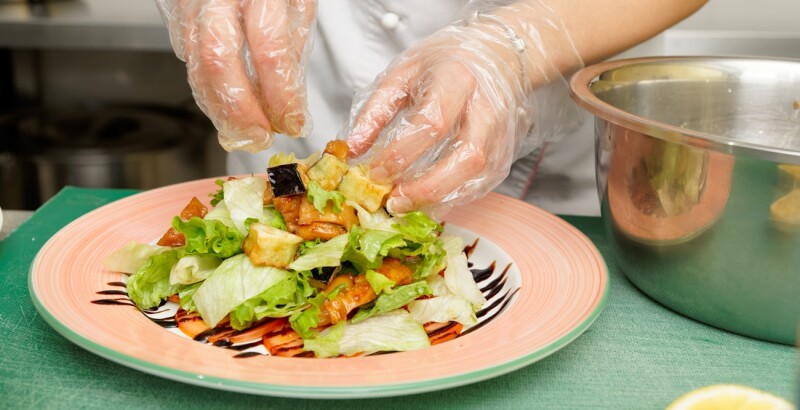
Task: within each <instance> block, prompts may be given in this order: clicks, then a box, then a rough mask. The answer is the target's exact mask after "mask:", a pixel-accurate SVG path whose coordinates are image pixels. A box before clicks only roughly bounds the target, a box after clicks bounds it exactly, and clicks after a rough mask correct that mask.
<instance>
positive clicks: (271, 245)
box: [242, 223, 303, 268]
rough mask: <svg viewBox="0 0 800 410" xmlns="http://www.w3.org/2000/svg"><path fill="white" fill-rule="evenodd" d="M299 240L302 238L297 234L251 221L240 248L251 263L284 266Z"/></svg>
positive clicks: (290, 260)
mask: <svg viewBox="0 0 800 410" xmlns="http://www.w3.org/2000/svg"><path fill="white" fill-rule="evenodd" d="M301 242H303V238H301V237H299V236H297V235H294V234H291V233H289V232H286V231H282V230H280V229H277V228H273V227H271V226H268V225H264V224H260V223H253V224H251V225H250V231H249V232H248V235H247V237H246V238H245V240H244V243H242V250H243V251H244V253H245V255H247V257H248V258H250V262H252V263H253V265H256V266H273V267H276V268H285V267H286V266H288V265H289V264H290V263H292V261H293V260H294V256H295V254H296V253H297V249H298V248H299V247H300V243H301Z"/></svg>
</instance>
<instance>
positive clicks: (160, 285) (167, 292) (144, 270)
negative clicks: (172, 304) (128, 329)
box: [126, 249, 181, 310]
mask: <svg viewBox="0 0 800 410" xmlns="http://www.w3.org/2000/svg"><path fill="white" fill-rule="evenodd" d="M180 252H181V249H173V250H169V251H166V252H162V253H159V254H156V255H152V256H150V257H149V258H148V259H147V262H145V264H144V265H142V267H141V268H139V270H137V271H136V273H135V274H134V275H133V276H131V277H129V278H128V281H127V282H126V287H127V291H128V297H130V298H131V300H132V301H133V303H135V304H136V306H137V307H138V308H139V309H142V310H144V309H150V308H154V307H156V306H158V305H159V304H161V301H162V300H163V299H166V298H167V297H169V296H171V295H174V294H175V293H176V292H177V290H178V286H177V285H172V284H170V283H169V273H170V271H171V270H172V266H173V265H175V264H176V263H177V262H178V259H180Z"/></svg>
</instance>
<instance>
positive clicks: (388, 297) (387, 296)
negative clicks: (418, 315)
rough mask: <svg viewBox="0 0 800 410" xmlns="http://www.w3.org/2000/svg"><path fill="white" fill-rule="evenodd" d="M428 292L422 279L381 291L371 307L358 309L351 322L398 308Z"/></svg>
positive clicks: (429, 291) (429, 292) (426, 285)
mask: <svg viewBox="0 0 800 410" xmlns="http://www.w3.org/2000/svg"><path fill="white" fill-rule="evenodd" d="M430 294H431V290H430V289H429V288H428V284H427V283H426V282H425V281H423V280H421V281H418V282H413V283H410V284H408V285H404V286H398V287H396V288H394V289H393V290H392V293H382V294H380V295H378V297H377V298H375V302H374V303H373V304H372V305H371V307H367V308H361V309H359V311H358V312H356V314H355V316H353V319H352V322H353V323H358V322H361V321H364V320H365V319H367V318H369V317H372V316H375V315H380V314H382V313H386V312H391V311H393V310H397V309H400V308H401V307H403V306H405V305H407V304H409V303H410V302H411V301H412V300H414V299H416V298H418V297H420V296H426V295H430Z"/></svg>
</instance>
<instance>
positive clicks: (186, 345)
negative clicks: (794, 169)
mask: <svg viewBox="0 0 800 410" xmlns="http://www.w3.org/2000/svg"><path fill="white" fill-rule="evenodd" d="M215 190H216V185H214V179H213V178H212V179H206V180H198V181H192V182H187V183H182V184H177V185H172V186H168V187H164V188H159V189H155V190H151V191H146V192H143V193H140V194H136V195H133V196H130V197H127V198H124V199H121V200H119V201H116V202H114V203H111V204H108V205H105V206H103V207H101V208H98V209H96V210H94V211H92V212H90V213H88V214H86V215H84V216H82V217H81V218H79V219H77V220H75V221H73V222H72V223H70V224H69V225H67V226H66V227H64V228H63V229H62V230H60V231H59V232H58V233H56V234H55V235H54V236H53V237H52V238H51V239H50V240H49V241H48V242H47V243H46V244H45V246H44V247H43V248H42V249H41V251H40V252H39V253H38V254H37V256H36V259H35V260H34V263H33V265H32V267H31V272H30V276H29V288H30V293H31V297H32V299H33V302H34V305H35V306H36V308H37V309H38V310H39V312H40V313H41V314H42V317H44V319H45V320H46V321H47V322H48V323H49V324H50V325H51V326H52V327H53V328H54V329H55V330H56V331H58V332H59V333H61V334H62V335H64V336H65V337H66V338H67V339H69V340H70V341H72V342H73V343H75V344H77V345H79V346H81V347H83V348H84V349H86V350H89V351H90V352H92V353H95V354H97V355H100V356H102V357H105V358H107V359H109V360H112V361H115V362H118V363H120V364H123V365H125V366H129V367H131V368H134V369H137V370H140V371H143V372H146V373H150V374H154V375H157V376H161V377H165V378H168V379H173V380H178V381H181V382H186V383H191V384H196V385H201V386H206V387H212V388H217V389H223V390H230V391H238V392H246V393H255V394H263V395H271V396H284V397H302V398H352V397H379V396H395V395H403V394H412V393H421V392H427V391H433V390H440V389H445V388H450V387H455V386H460V385H464V384H468V383H474V382H478V381H481V380H485V379H488V378H492V377H496V376H499V375H502V374H505V373H508V372H511V371H513V370H516V369H519V368H521V367H523V366H527V365H529V364H531V363H534V362H536V361H538V360H541V359H542V358H544V357H546V356H548V355H550V354H552V353H554V352H556V351H557V350H559V349H561V348H563V347H564V346H566V345H567V344H568V343H570V342H571V341H572V340H574V339H575V338H576V337H578V336H579V335H580V334H581V333H582V332H584V331H585V330H586V329H587V328H588V327H589V326H590V325H591V324H592V323H593V322H594V320H595V319H596V318H597V317H598V315H599V314H600V312H601V311H602V309H603V306H604V305H605V300H606V297H607V294H608V272H607V268H606V265H605V263H604V261H603V258H602V257H601V255H600V253H599V252H598V251H597V249H596V248H595V247H594V245H593V244H592V243H591V241H589V239H588V238H586V237H585V236H584V235H583V234H582V233H581V232H580V231H578V230H577V229H575V228H574V227H573V226H572V225H570V224H568V223H567V222H565V221H564V220H562V219H560V218H558V217H556V216H554V215H552V214H549V213H547V212H545V211H543V210H541V209H539V208H536V207H534V206H532V205H529V204H526V203H524V202H521V201H519V200H516V199H512V198H509V197H505V196H501V195H498V194H490V195H488V196H487V197H485V198H483V199H481V200H478V201H476V202H473V203H472V204H470V205H468V206H464V207H461V208H458V209H455V210H453V211H451V212H450V213H449V214H448V215H447V217H446V218H445V222H446V227H447V229H448V230H450V231H452V232H454V233H457V234H459V235H462V236H464V237H465V243H474V239H478V243H477V245H476V246H475V251H474V252H473V255H472V257H471V258H470V261H471V262H472V263H473V267H475V268H479V269H485V268H487V267H489V266H490V265H491V264H492V262H494V263H495V265H496V266H497V269H495V270H494V273H492V277H491V278H488V280H489V281H493V280H494V279H496V278H497V277H499V276H500V275H503V274H504V272H505V275H506V276H507V278H506V280H505V281H503V285H502V288H503V289H502V290H501V292H500V294H503V295H506V296H505V300H506V301H507V302H508V303H502V304H500V305H498V306H495V307H493V308H492V309H491V310H492V311H491V312H488V314H487V315H486V316H484V317H482V318H481V320H482V324H481V327H480V328H477V329H476V330H474V331H472V332H469V333H468V334H464V335H462V336H461V337H459V338H457V339H454V340H451V341H448V342H444V343H442V344H438V345H435V346H432V347H430V348H426V349H422V350H417V351H413V352H402V353H392V354H381V355H374V356H367V357H355V358H347V359H313V358H284V357H272V356H264V355H255V356H247V357H246V358H242V357H241V355H240V357H239V358H237V357H236V355H237V354H239V352H237V351H234V350H231V349H225V348H220V347H216V346H212V345H208V344H204V343H200V342H197V341H194V340H191V339H189V338H187V337H185V336H183V335H182V334H179V332H171V331H168V330H165V329H164V328H162V327H161V326H159V325H158V324H157V323H156V322H155V321H153V320H150V319H148V318H147V317H146V316H145V315H143V314H142V313H141V312H140V311H139V310H137V309H135V308H133V307H130V306H122V305H101V304H97V303H92V301H96V300H98V299H100V298H102V296H100V294H98V292H101V291H103V290H107V289H108V288H109V285H108V284H109V283H114V282H118V281H120V280H121V279H122V277H121V275H120V274H119V273H114V272H110V271H107V270H105V269H104V268H103V266H102V260H103V259H104V258H105V257H106V256H107V255H108V254H110V253H111V252H112V251H114V250H115V249H117V248H119V247H121V246H123V245H125V244H126V243H128V242H130V241H132V240H135V241H139V242H150V241H153V240H154V239H157V238H158V237H160V236H161V235H162V234H163V233H164V231H165V230H166V228H167V227H168V226H169V223H170V221H171V219H172V217H173V216H174V215H176V214H178V213H179V212H180V210H181V209H182V208H183V206H184V205H185V204H186V203H187V202H188V200H189V199H190V198H191V197H192V196H197V197H198V199H201V200H207V198H206V195H207V193H209V192H213V191H215ZM493 297H495V298H496V297H497V296H496V295H495V296H493ZM487 318H488V319H487Z"/></svg>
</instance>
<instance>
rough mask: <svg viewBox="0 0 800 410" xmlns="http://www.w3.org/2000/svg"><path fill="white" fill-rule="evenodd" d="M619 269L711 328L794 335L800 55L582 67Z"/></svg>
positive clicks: (798, 283)
mask: <svg viewBox="0 0 800 410" xmlns="http://www.w3.org/2000/svg"><path fill="white" fill-rule="evenodd" d="M570 87H571V92H572V96H573V99H574V100H575V101H577V102H578V104H579V105H580V106H581V107H583V108H584V109H586V110H588V111H589V112H591V113H592V114H594V116H595V138H596V167H597V185H598V189H599V192H600V196H601V198H602V215H603V220H604V221H605V226H606V229H607V232H608V234H609V238H610V241H611V244H612V247H613V251H614V252H615V253H616V256H617V261H618V263H619V267H620V268H621V269H622V271H623V272H624V273H625V275H626V276H627V277H628V279H630V281H631V282H632V283H633V284H634V285H636V286H637V287H638V288H639V289H640V290H642V291H643V292H644V293H646V294H647V295H649V296H650V297H652V298H653V299H655V300H657V301H659V302H661V303H662V304H664V305H665V306H667V307H670V308H672V309H674V310H676V311H678V312H680V313H683V314H685V315H687V316H689V317H692V318H694V319H697V320H699V321H702V322H705V323H708V324H710V325H713V326H716V327H719V328H723V329H726V330H729V331H732V332H736V333H740V334H743V335H748V336H752V337H756V338H759V339H763V340H768V341H773V342H779V343H785V344H793V343H794V342H795V339H796V337H797V330H798V325H800V102H799V101H800V61H792V60H764V59H750V58H714V57H659V58H641V59H632V60H619V61H611V62H606V63H602V64H597V65H594V66H591V67H587V68H585V69H583V70H581V71H579V72H578V73H576V74H575V75H574V76H573V77H572V79H571V81H570Z"/></svg>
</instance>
